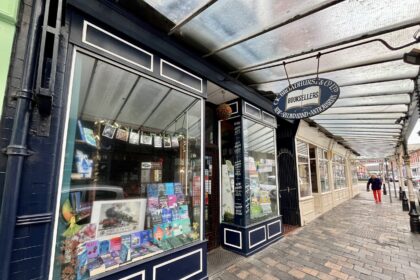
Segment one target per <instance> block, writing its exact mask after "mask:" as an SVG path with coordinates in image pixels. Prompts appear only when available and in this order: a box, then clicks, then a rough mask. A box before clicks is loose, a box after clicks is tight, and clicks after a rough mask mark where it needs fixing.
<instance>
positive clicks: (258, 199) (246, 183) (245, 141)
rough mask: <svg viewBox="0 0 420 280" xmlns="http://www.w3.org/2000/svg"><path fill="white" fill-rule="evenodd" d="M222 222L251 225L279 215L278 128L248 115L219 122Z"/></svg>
mask: <svg viewBox="0 0 420 280" xmlns="http://www.w3.org/2000/svg"><path fill="white" fill-rule="evenodd" d="M220 137H221V143H220V147H221V189H222V192H221V194H222V196H221V221H222V222H225V223H234V224H239V225H251V224H255V223H258V222H260V221H265V220H268V219H269V218H272V217H275V216H278V209H279V207H278V192H277V165H276V156H275V154H276V142H275V141H276V140H275V129H274V128H273V127H272V126H269V125H265V124H264V123H262V122H258V121H255V120H253V119H252V118H248V117H236V118H232V119H229V120H224V121H221V122H220Z"/></svg>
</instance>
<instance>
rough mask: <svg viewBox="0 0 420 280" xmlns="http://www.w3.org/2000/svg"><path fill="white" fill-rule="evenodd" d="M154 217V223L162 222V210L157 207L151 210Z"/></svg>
mask: <svg viewBox="0 0 420 280" xmlns="http://www.w3.org/2000/svg"><path fill="white" fill-rule="evenodd" d="M150 216H151V218H152V224H153V225H157V224H161V223H162V210H161V209H156V210H153V211H151V212H150Z"/></svg>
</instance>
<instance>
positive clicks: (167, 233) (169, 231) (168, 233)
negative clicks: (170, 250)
mask: <svg viewBox="0 0 420 280" xmlns="http://www.w3.org/2000/svg"><path fill="white" fill-rule="evenodd" d="M162 226H163V229H164V238H163V239H167V238H169V237H172V236H173V235H174V233H173V226H172V222H168V223H164V224H162Z"/></svg>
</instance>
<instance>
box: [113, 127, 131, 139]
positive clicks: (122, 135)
mask: <svg viewBox="0 0 420 280" xmlns="http://www.w3.org/2000/svg"><path fill="white" fill-rule="evenodd" d="M115 139H118V140H121V141H124V142H127V141H128V131H127V130H125V129H123V128H118V129H117V134H116V135H115Z"/></svg>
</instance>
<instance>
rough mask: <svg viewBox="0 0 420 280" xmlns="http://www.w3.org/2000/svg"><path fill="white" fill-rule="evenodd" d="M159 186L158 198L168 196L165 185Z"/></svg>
mask: <svg viewBox="0 0 420 280" xmlns="http://www.w3.org/2000/svg"><path fill="white" fill-rule="evenodd" d="M157 185H158V196H162V195H166V186H165V184H157Z"/></svg>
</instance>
